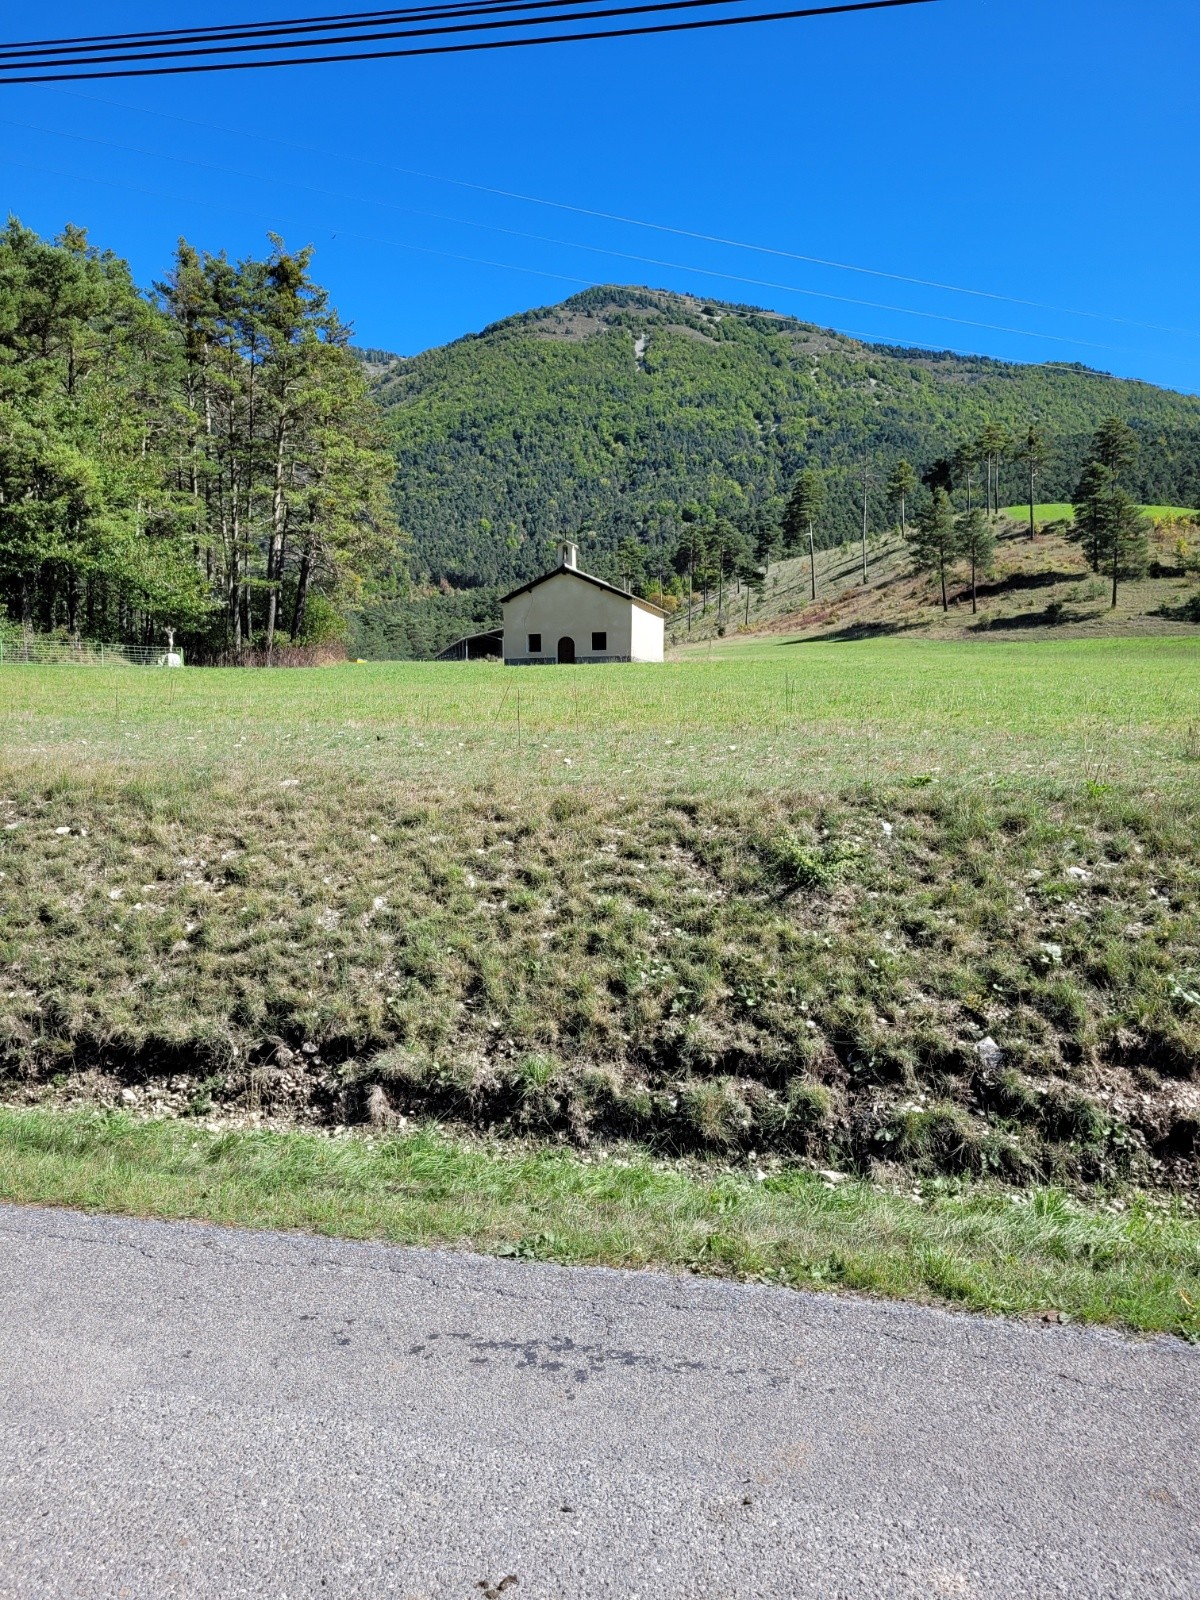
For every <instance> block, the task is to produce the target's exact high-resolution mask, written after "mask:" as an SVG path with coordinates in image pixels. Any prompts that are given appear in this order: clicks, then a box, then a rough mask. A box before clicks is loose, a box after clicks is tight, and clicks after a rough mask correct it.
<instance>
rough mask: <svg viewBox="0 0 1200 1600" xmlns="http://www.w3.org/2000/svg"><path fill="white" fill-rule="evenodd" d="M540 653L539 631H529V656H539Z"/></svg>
mask: <svg viewBox="0 0 1200 1600" xmlns="http://www.w3.org/2000/svg"><path fill="white" fill-rule="evenodd" d="M541 653H542V636H541V634H540V633H531V634H530V635H529V654H530V655H531V656H540V655H541Z"/></svg>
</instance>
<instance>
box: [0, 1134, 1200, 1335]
mask: <svg viewBox="0 0 1200 1600" xmlns="http://www.w3.org/2000/svg"><path fill="white" fill-rule="evenodd" d="M0 1198H2V1199H6V1200H16V1201H21V1202H36V1203H40V1204H45V1205H63V1206H72V1207H77V1208H82V1209H85V1210H97V1211H106V1212H111V1213H115V1214H118V1215H135V1216H151V1217H161V1218H184V1217H186V1218H195V1219H203V1220H205V1221H211V1222H216V1223H224V1224H231V1225H236V1226H240V1227H257V1228H275V1229H293V1228H294V1229H304V1230H307V1231H310V1232H314V1233H322V1234H333V1235H340V1236H343V1237H348V1238H360V1239H384V1240H389V1241H391V1242H394V1243H398V1244H411V1245H426V1246H432V1245H448V1246H453V1247H455V1248H467V1249H473V1250H479V1251H483V1252H487V1253H491V1254H498V1255H509V1256H520V1257H527V1258H530V1259H537V1260H544V1261H556V1262H562V1263H565V1264H571V1265H590V1264H597V1265H599V1264H602V1265H606V1266H615V1267H659V1268H667V1269H675V1270H678V1269H684V1270H688V1271H693V1272H700V1273H706V1274H715V1275H721V1276H728V1277H735V1278H743V1279H755V1280H760V1281H767V1282H774V1283H779V1284H784V1285H791V1286H794V1287H819V1288H841V1289H848V1290H854V1291H857V1292H861V1293H867V1294H874V1295H882V1296H889V1297H906V1298H910V1299H917V1300H932V1301H938V1302H944V1303H949V1304H952V1305H956V1306H959V1307H962V1308H965V1309H970V1310H975V1311H993V1312H1005V1313H1009V1314H1017V1315H1019V1314H1025V1313H1040V1314H1047V1313H1052V1314H1053V1313H1057V1314H1060V1315H1061V1316H1063V1317H1068V1318H1073V1319H1079V1320H1080V1321H1084V1322H1089V1323H1109V1324H1117V1325H1122V1326H1125V1327H1127V1328H1132V1329H1138V1330H1142V1331H1145V1332H1163V1333H1171V1334H1176V1335H1181V1336H1183V1337H1186V1338H1190V1339H1197V1338H1200V1311H1198V1308H1200V1223H1197V1222H1196V1220H1195V1219H1194V1218H1193V1217H1189V1216H1186V1215H1184V1214H1182V1213H1180V1212H1178V1211H1177V1210H1172V1209H1170V1208H1167V1207H1161V1206H1154V1205H1150V1204H1147V1203H1145V1202H1143V1201H1135V1202H1133V1203H1132V1204H1131V1205H1130V1206H1129V1208H1128V1209H1126V1210H1119V1209H1109V1210H1106V1211H1102V1210H1098V1209H1094V1208H1093V1209H1088V1208H1085V1207H1083V1206H1080V1205H1078V1204H1077V1203H1075V1202H1073V1201H1072V1200H1071V1199H1070V1198H1069V1197H1068V1196H1066V1195H1065V1194H1063V1193H1062V1192H1061V1191H1057V1190H1044V1189H1043V1190H1037V1191H1034V1192H1032V1193H1030V1194H1028V1195H1025V1196H1023V1197H1018V1196H1014V1195H1005V1194H1002V1193H991V1192H987V1191H986V1190H983V1189H980V1188H975V1187H971V1186H949V1187H947V1186H944V1185H942V1186H939V1185H930V1186H927V1187H926V1189H925V1191H924V1193H923V1195H922V1196H921V1197H920V1198H913V1197H909V1196H904V1195H900V1194H895V1193H889V1192H886V1191H883V1190H880V1189H878V1188H872V1187H871V1186H870V1185H867V1184H862V1183H847V1184H842V1185H837V1186H834V1185H830V1184H828V1183H826V1182H825V1181H823V1180H822V1179H821V1178H820V1177H819V1176H817V1175H815V1174H812V1173H808V1172H803V1171H800V1170H785V1171H781V1172H779V1173H777V1174H774V1175H771V1176H767V1177H765V1178H757V1177H756V1176H754V1175H752V1174H748V1173H735V1172H731V1171H717V1170H713V1169H705V1168H704V1167H696V1166H693V1167H690V1168H689V1167H683V1166H681V1165H668V1164H664V1163H661V1162H655V1161H652V1160H650V1159H648V1158H647V1157H646V1156H645V1155H639V1154H637V1153H636V1152H634V1153H630V1154H626V1155H623V1156H622V1155H617V1156H616V1157H611V1156H610V1157H609V1158H607V1159H603V1160H600V1159H595V1158H581V1157H579V1156H578V1155H575V1154H572V1153H569V1152H564V1151H551V1150H545V1149H533V1150H514V1149H511V1148H496V1147H489V1146H486V1145H482V1144H478V1143H466V1142H455V1141H453V1140H451V1139H449V1138H447V1137H445V1136H444V1135H442V1134H439V1133H436V1132H430V1131H425V1132H422V1133H418V1134H414V1135H411V1136H409V1137H407V1138H398V1139H397V1138H393V1139H385V1140H380V1141H368V1140H363V1139H359V1138H355V1137H349V1138H341V1139H329V1138H323V1137H320V1136H315V1135H311V1134H300V1133H288V1134H270V1133H263V1132H245V1131H238V1132H214V1131H210V1130H207V1129H203V1128H197V1127H190V1126H187V1125H183V1124H180V1123H177V1122H165V1121H136V1120H133V1119H131V1118H129V1117H127V1116H124V1115H121V1114H109V1115H103V1114H98V1113H94V1112H91V1113H75V1114H63V1113H48V1112H45V1111H14V1110H0Z"/></svg>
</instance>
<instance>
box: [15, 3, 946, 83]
mask: <svg viewBox="0 0 1200 1600" xmlns="http://www.w3.org/2000/svg"><path fill="white" fill-rule="evenodd" d="M738 3H744V0H646V3H643V4H639V5H624V6H611V7H607V8H605V9H603V10H602V9H598V8H597V7H595V6H593V7H592V8H591V9H589V10H586V11H570V10H566V9H564V7H565V6H567V5H568V4H569V0H531V5H530V6H528V7H526V6H523V5H519V4H518V5H517V6H516V7H515V9H517V10H522V11H523V10H527V9H533V10H542V9H547V10H550V11H552V12H553V15H551V16H532V17H526V16H519V17H514V16H512V15H511V14H510V13H511V12H512V11H513V10H514V6H513V5H512V4H507V5H506V4H503V3H494V4H485V5H481V6H473V5H469V4H468V5H459V6H440V7H433V8H430V9H429V10H428V11H427V10H425V9H420V10H417V11H414V12H410V13H408V14H407V15H404V14H398V20H399V21H402V22H431V23H433V24H434V26H432V27H425V28H409V27H405V28H380V29H376V30H375V31H373V32H370V33H351V34H346V35H344V36H343V37H341V38H329V37H323V38H319V39H293V40H288V41H286V43H287V47H288V48H289V49H293V50H301V49H309V48H311V47H314V46H318V45H327V44H339V45H341V44H373V43H378V42H381V41H384V40H390V39H422V38H429V37H438V36H440V35H442V34H456V33H486V32H489V31H491V30H493V29H497V28H529V27H535V26H536V27H544V26H550V25H551V24H553V23H556V22H590V21H596V20H601V21H602V20H605V19H607V18H610V17H628V16H644V15H647V14H649V15H654V14H657V13H659V12H673V11H692V10H696V9H699V8H704V7H708V6H725V5H734V4H738ZM873 3H875V4H880V3H891V4H896V3H913V4H916V3H920V0H873ZM497 13H503V14H502V15H497ZM480 15H486V16H487V17H488V18H489V20H487V21H484V22H471V23H464V22H461V20H460V19H461V18H463V17H475V16H480ZM731 20H732V19H731ZM228 37H229V35H227V34H225V33H223V32H221V33H213V34H210V35H209V39H210V40H211V41H212V42H211V43H205V44H202V45H199V46H197V45H192V44H189V45H185V46H184V47H183V48H181V49H168V48H158V47H155V48H154V49H152V50H133V51H127V52H125V53H123V54H116V55H104V54H98V53H92V54H89V55H88V57H87V59H86V60H84V61H79V62H74V61H70V60H67V59H64V58H62V57H61V56H59V57H55V58H54V59H51V60H45V61H33V62H30V63H29V65H30V67H36V68H37V70H38V71H39V72H40V71H41V70H42V69H43V68H46V67H76V66H79V67H85V66H88V67H90V66H100V65H108V64H112V63H115V62H121V61H171V60H176V59H179V58H185V57H190V56H196V55H202V56H215V55H222V56H223V55H244V54H248V53H251V52H254V51H259V50H275V49H278V48H280V41H279V40H278V39H275V38H271V39H268V40H266V41H265V42H257V43H249V44H247V43H234V44H229V43H225V42H223V41H225V40H226V39H227V38H228ZM6 54H7V51H6V49H5V47H4V46H3V45H0V67H5V66H14V65H20V66H24V65H25V64H26V63H25V62H24V60H22V59H18V58H14V57H10V59H8V60H5V56H6ZM300 59H303V60H308V59H309V58H308V57H307V56H306V57H303V58H299V57H297V60H300ZM318 59H322V60H323V59H334V58H325V57H321V58H318ZM336 59H341V57H340V56H339V57H337V58H336ZM347 59H357V58H356V57H348V58H347ZM255 64H256V63H251V65H255ZM264 64H265V65H272V63H270V62H268V63H264Z"/></svg>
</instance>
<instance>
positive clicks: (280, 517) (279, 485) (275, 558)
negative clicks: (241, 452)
mask: <svg viewBox="0 0 1200 1600" xmlns="http://www.w3.org/2000/svg"><path fill="white" fill-rule="evenodd" d="M285 439H286V431H285V428H284V425H283V423H282V422H281V423H280V425H279V427H278V429H277V430H276V434H275V482H274V486H273V489H272V493H271V543H270V545H269V547H268V549H267V654H268V655H270V653H271V650H272V649H273V647H274V644H275V617H276V614H277V612H278V608H279V582H280V579H281V577H282V575H283V574H282V571H281V568H282V566H283V524H284V518H285V516H286V514H287V505H286V502H285V500H284V497H283V451H284V443H285Z"/></svg>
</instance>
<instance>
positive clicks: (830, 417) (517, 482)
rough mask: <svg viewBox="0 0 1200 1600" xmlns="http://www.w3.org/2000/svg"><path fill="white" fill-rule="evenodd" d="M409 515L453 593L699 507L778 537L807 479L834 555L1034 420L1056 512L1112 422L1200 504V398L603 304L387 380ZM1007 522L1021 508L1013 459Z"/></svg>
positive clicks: (748, 312)
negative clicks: (996, 438)
mask: <svg viewBox="0 0 1200 1600" xmlns="http://www.w3.org/2000/svg"><path fill="white" fill-rule="evenodd" d="M373 354H374V355H375V356H376V362H375V364H374V367H373V370H374V371H375V372H376V374H377V376H376V377H375V380H374V382H375V393H376V395H377V397H378V399H379V401H380V403H381V404H382V405H383V406H384V407H385V408H386V412H387V422H388V431H389V434H390V437H391V439H392V441H393V444H394V448H395V452H396V459H397V462H398V465H399V476H398V479H397V486H396V497H397V514H398V517H399V520H400V523H401V525H402V527H403V528H404V529H405V531H406V532H407V533H408V534H409V535H410V536H411V537H412V540H413V565H414V570H415V571H416V572H417V573H418V575H419V576H422V577H425V578H428V579H431V580H433V581H435V582H436V581H438V580H448V581H449V582H450V583H451V584H452V585H453V586H455V587H456V588H458V587H462V586H473V585H498V584H499V585H502V584H508V583H511V582H512V581H514V580H516V579H523V578H525V577H528V576H531V575H532V574H534V573H535V572H537V571H539V570H540V569H541V568H542V567H543V566H544V565H545V562H546V559H547V554H548V552H549V550H550V548H551V547H552V542H553V539H554V537H555V536H556V535H557V534H559V533H562V532H570V533H573V534H581V535H582V539H581V542H582V544H583V546H584V552H585V556H586V559H587V561H588V564H589V565H590V566H592V567H593V568H595V569H596V570H599V571H601V572H604V571H606V570H610V569H611V567H612V564H613V563H612V552H613V551H615V549H616V547H617V545H618V544H619V543H620V541H621V540H622V539H623V538H625V537H628V536H633V537H636V538H639V539H641V540H642V541H643V542H645V543H646V544H648V545H650V546H651V547H654V546H656V545H659V546H661V547H662V548H663V549H667V550H672V551H673V550H674V548H675V547H676V545H677V543H678V538H679V533H680V527H681V522H682V518H683V516H684V513H685V508H688V507H689V506H690V507H691V508H692V509H693V510H694V511H695V512H696V513H697V514H698V515H699V517H700V518H701V519H702V520H705V519H713V518H718V517H725V518H728V519H729V520H730V521H731V522H733V523H735V524H737V525H739V526H743V527H744V526H746V525H747V524H748V523H749V522H752V521H753V520H754V518H755V516H756V515H762V514H765V515H766V516H767V517H771V516H774V517H775V518H776V519H777V518H778V514H779V511H780V508H781V502H782V499H783V497H785V496H786V494H787V492H788V490H789V489H790V487H791V485H792V482H793V480H794V479H795V477H796V475H797V474H798V473H799V471H800V470H801V469H802V468H803V467H805V466H809V465H811V466H815V467H818V468H821V469H823V472H824V478H825V487H826V512H825V515H824V517H823V519H822V524H821V527H820V529H819V530H818V541H817V542H818V543H821V544H831V543H836V542H839V541H840V540H841V539H843V538H845V537H848V536H850V535H852V534H853V533H854V532H855V530H856V529H857V528H858V527H859V525H860V521H861V498H860V497H861V492H862V488H861V486H862V474H863V469H864V466H865V467H866V468H867V472H868V496H869V504H870V517H871V520H872V522H873V523H874V525H875V526H879V525H881V524H882V523H883V522H884V521H885V520H890V519H891V517H892V515H893V512H892V508H891V507H890V506H889V505H888V504H887V501H886V495H885V484H886V480H887V478H888V475H889V473H890V471H891V469H892V467H893V466H894V464H895V462H896V461H897V460H898V459H899V458H901V457H905V458H907V459H908V460H909V461H911V462H913V463H914V464H915V465H916V467H917V468H918V470H920V469H922V468H924V467H927V466H928V465H929V464H930V463H932V462H933V461H934V460H935V459H936V458H938V457H942V456H948V455H950V454H951V453H952V452H953V451H954V449H955V447H956V446H957V445H958V444H959V443H961V442H962V441H963V440H964V439H966V438H967V437H969V436H975V435H978V434H979V432H980V431H981V430H982V429H983V428H984V427H985V426H986V425H987V424H988V423H995V424H998V425H1000V426H1002V427H1005V428H1007V429H1008V430H1009V431H1010V432H1011V433H1012V434H1014V435H1015V434H1018V433H1020V432H1023V431H1025V430H1027V429H1028V428H1029V426H1030V423H1031V421H1032V420H1033V419H1036V421H1037V425H1038V428H1039V430H1040V432H1041V433H1042V434H1043V435H1044V436H1045V438H1046V439H1047V442H1048V444H1049V447H1050V454H1049V459H1048V460H1047V462H1046V464H1045V465H1044V467H1043V468H1042V469H1041V472H1040V476H1039V485H1038V493H1039V496H1040V497H1041V498H1042V499H1044V500H1051V501H1052V500H1069V499H1070V498H1071V495H1072V493H1073V490H1074V487H1075V484H1076V482H1077V479H1078V476H1079V470H1080V467H1081V465H1082V463H1083V461H1084V459H1085V449H1086V446H1087V443H1088V440H1089V439H1090V437H1091V435H1092V433H1093V432H1094V430H1095V429H1096V427H1097V426H1098V424H1099V423H1100V422H1101V420H1102V419H1103V418H1105V417H1106V416H1109V415H1112V414H1115V415H1117V416H1119V417H1121V418H1123V419H1125V420H1126V421H1127V422H1129V423H1130V424H1131V425H1132V426H1133V427H1134V429H1135V430H1136V432H1137V434H1138V437H1139V440H1140V443H1141V449H1140V451H1139V454H1138V458H1137V462H1136V465H1135V467H1134V469H1133V472H1132V476H1131V478H1130V481H1129V487H1130V490H1131V492H1132V493H1133V494H1134V496H1135V497H1136V498H1138V499H1140V500H1142V501H1145V502H1152V503H1169V504H1177V505H1196V504H1198V503H1200V400H1198V399H1197V398H1196V397H1195V396H1189V395H1182V394H1177V393H1174V392H1172V391H1169V390H1164V389H1158V388H1155V387H1154V386H1152V385H1150V384H1145V383H1137V382H1131V381H1127V380H1122V379H1116V378H1111V377H1107V376H1105V375H1103V374H1101V373H1097V372H1093V371H1090V370H1088V369H1086V368H1084V367H1080V366H1073V365H1058V364H1054V365H1041V366H1033V365H1016V364H1011V363H1005V362H1000V361H993V360H990V359H987V358H985V357H970V356H959V355H951V354H930V353H927V352H923V351H916V350H908V349H898V348H893V347H884V346H878V345H866V344H862V343H859V342H858V341H856V340H853V339H849V338H846V337H844V336H842V335H840V334H836V333H831V332H829V331H827V330H822V329H820V328H816V327H813V326H810V325H808V324H806V323H802V322H797V321H795V320H794V319H792V318H790V317H783V316H777V315H774V314H772V313H769V312H764V311H759V310H755V309H754V308H752V307H747V306H734V305H725V304H720V303H718V302H714V301H701V300H695V299H690V298H688V297H686V296H680V295H675V294H668V293H664V292H658V291H651V290H646V289H635V288H598V289H589V290H587V291H586V292H585V293H583V294H580V295H576V296H574V297H573V298H572V299H570V300H568V301H566V302H564V303H563V304H562V305H559V306H552V307H550V308H548V309H544V310H539V311H530V312H527V313H525V314H523V315H521V316H515V317H510V318H508V319H507V320H505V321H503V322H499V323H496V324H494V325H493V326H492V327H490V328H486V329H484V331H483V332H482V333H479V334H476V335H472V336H470V337H468V338H464V339H460V340H458V341H456V342H455V343H454V344H450V345H446V346H444V347H442V348H440V349H435V350H429V351H426V352H425V353H424V354H422V355H419V356H416V357H413V358H411V359H407V360H395V361H393V362H392V363H391V364H390V365H387V366H385V367H383V368H382V370H380V368H379V365H378V354H377V353H373ZM1000 473H1001V476H1000V487H999V495H1000V500H999V503H1001V504H1003V503H1006V502H1011V501H1018V500H1020V499H1021V497H1022V495H1023V493H1024V486H1025V479H1024V469H1023V468H1022V466H1021V465H1020V464H1019V462H1016V461H1011V460H1009V461H1005V462H1004V463H1003V464H1002V466H1001V469H1000Z"/></svg>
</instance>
